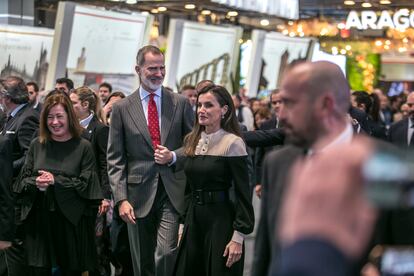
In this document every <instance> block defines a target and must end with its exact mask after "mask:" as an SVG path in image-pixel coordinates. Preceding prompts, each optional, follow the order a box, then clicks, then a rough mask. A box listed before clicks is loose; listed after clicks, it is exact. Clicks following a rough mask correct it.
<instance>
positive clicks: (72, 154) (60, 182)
mask: <svg viewBox="0 0 414 276" xmlns="http://www.w3.org/2000/svg"><path fill="white" fill-rule="evenodd" d="M81 133H82V127H81V126H80V125H79V122H78V119H77V118H76V115H75V112H74V110H73V107H72V103H71V102H70V99H69V97H68V96H65V95H63V94H62V93H55V94H54V95H50V96H49V97H47V99H46V101H45V103H44V107H43V111H42V114H41V118H40V132H39V137H38V138H36V139H34V140H33V142H32V143H31V145H30V149H29V152H28V154H27V158H26V161H25V164H24V166H23V168H22V171H21V173H20V175H19V179H18V181H16V182H15V184H14V188H13V190H14V192H15V193H16V194H17V198H18V202H19V207H20V209H21V213H20V216H19V219H20V220H21V221H22V224H23V228H24V242H25V245H26V248H25V255H26V261H27V264H28V265H29V267H30V271H31V273H32V274H31V275H51V272H52V268H53V267H59V269H60V272H61V275H63V276H66V275H71V276H72V275H77V276H80V275H81V273H82V272H83V271H92V270H93V269H94V268H95V267H96V247H95V243H94V236H95V235H94V229H95V220H96V214H97V210H98V206H99V205H100V203H101V201H102V192H101V188H100V186H99V178H98V175H97V173H96V168H95V156H94V153H93V149H92V146H91V144H90V143H89V142H88V141H87V140H85V139H83V138H81Z"/></svg>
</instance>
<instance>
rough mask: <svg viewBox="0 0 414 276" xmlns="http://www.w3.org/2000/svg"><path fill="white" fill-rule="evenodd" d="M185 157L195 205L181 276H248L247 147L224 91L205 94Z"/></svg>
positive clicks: (184, 239)
mask: <svg viewBox="0 0 414 276" xmlns="http://www.w3.org/2000/svg"><path fill="white" fill-rule="evenodd" d="M184 151H185V154H186V156H187V158H186V160H185V161H184V162H185V165H184V170H185V173H186V176H187V188H188V192H189V194H190V195H191V200H190V204H189V207H188V210H187V213H186V219H185V225H184V231H183V234H182V238H181V244H180V248H179V253H178V259H177V263H176V267H175V275H198V276H204V275H205V276H207V275H211V276H221V275H242V274H243V261H244V252H243V251H244V250H243V242H244V237H245V235H247V234H249V233H251V232H252V231H253V225H254V215H253V207H252V204H251V200H250V199H251V195H250V192H249V177H248V172H247V171H248V170H247V163H246V157H247V152H246V146H245V144H244V142H243V140H242V138H241V137H240V130H239V125H238V122H237V118H236V115H235V111H234V105H233V102H232V99H231V97H230V94H229V93H228V91H227V90H226V89H225V88H224V87H221V86H214V85H213V86H208V87H205V88H204V89H202V90H201V91H200V92H199V94H198V97H197V119H196V122H195V126H194V128H193V131H192V132H191V133H189V134H188V136H187V137H186V139H185V146H184ZM230 189H232V193H233V194H234V199H232V200H230V191H229V190H230Z"/></svg>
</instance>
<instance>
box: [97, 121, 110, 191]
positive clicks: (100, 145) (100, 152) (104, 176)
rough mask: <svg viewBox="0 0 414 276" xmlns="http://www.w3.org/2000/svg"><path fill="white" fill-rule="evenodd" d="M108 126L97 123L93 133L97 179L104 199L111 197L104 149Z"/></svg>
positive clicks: (106, 144) (106, 141)
mask: <svg viewBox="0 0 414 276" xmlns="http://www.w3.org/2000/svg"><path fill="white" fill-rule="evenodd" d="M108 134H109V128H108V127H107V126H105V125H99V126H98V127H97V128H96V133H95V139H96V141H95V143H94V144H95V150H96V153H97V156H96V158H98V162H99V163H98V172H99V178H100V179H99V180H100V184H101V188H102V193H103V196H104V198H105V199H111V194H112V192H111V186H110V185H109V178H108V169H107V163H106V149H107V147H108Z"/></svg>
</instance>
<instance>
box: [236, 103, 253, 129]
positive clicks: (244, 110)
mask: <svg viewBox="0 0 414 276" xmlns="http://www.w3.org/2000/svg"><path fill="white" fill-rule="evenodd" d="M231 97H232V99H233V104H234V107H235V108H236V116H237V120H238V121H239V123H241V124H243V125H244V126H245V127H247V130H254V117H253V113H252V111H251V110H250V108H249V107H248V106H245V105H243V103H242V98H241V97H240V96H239V95H232V96H231Z"/></svg>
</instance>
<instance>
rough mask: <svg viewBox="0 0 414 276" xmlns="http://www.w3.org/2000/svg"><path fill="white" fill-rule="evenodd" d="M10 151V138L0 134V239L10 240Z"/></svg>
mask: <svg viewBox="0 0 414 276" xmlns="http://www.w3.org/2000/svg"><path fill="white" fill-rule="evenodd" d="M12 153H13V142H12V140H11V139H9V137H7V136H0V203H1V204H0V225H1V227H0V241H12V240H13V237H14V205H13V194H12V190H11V184H12V177H13V160H12Z"/></svg>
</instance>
